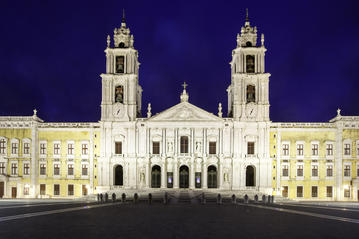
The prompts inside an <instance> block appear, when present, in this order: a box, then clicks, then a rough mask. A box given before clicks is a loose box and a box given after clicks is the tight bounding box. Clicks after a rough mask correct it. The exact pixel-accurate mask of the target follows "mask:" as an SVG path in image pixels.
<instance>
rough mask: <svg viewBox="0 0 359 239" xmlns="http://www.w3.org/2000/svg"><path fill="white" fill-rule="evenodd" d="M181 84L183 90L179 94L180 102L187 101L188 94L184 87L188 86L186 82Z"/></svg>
mask: <svg viewBox="0 0 359 239" xmlns="http://www.w3.org/2000/svg"><path fill="white" fill-rule="evenodd" d="M182 86H183V92H182V94H181V96H180V99H181V102H188V98H189V96H188V94H187V91H186V87H187V86H188V84H186V82H183V84H182Z"/></svg>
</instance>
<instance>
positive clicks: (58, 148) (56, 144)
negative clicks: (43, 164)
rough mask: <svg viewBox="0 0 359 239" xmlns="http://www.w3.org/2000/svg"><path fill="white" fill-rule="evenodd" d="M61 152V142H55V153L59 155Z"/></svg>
mask: <svg viewBox="0 0 359 239" xmlns="http://www.w3.org/2000/svg"><path fill="white" fill-rule="evenodd" d="M59 154H60V144H59V143H55V144H54V155H59Z"/></svg>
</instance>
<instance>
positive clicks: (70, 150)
mask: <svg viewBox="0 0 359 239" xmlns="http://www.w3.org/2000/svg"><path fill="white" fill-rule="evenodd" d="M67 154H68V155H74V144H73V143H68V144H67Z"/></svg>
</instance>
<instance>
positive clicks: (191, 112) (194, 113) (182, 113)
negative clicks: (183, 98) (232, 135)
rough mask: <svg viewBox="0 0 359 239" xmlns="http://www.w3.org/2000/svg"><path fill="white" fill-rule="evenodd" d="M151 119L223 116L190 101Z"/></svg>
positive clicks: (202, 119)
mask: <svg viewBox="0 0 359 239" xmlns="http://www.w3.org/2000/svg"><path fill="white" fill-rule="evenodd" d="M148 120H149V121H221V120H222V118H220V117H217V116H216V115H214V114H212V113H209V112H208V111H205V110H203V109H201V108H199V107H197V106H195V105H192V104H191V103H188V102H182V103H179V104H177V105H175V106H173V107H171V108H169V109H167V110H165V111H162V112H161V113H159V114H156V115H154V116H152V117H151V118H149V119H148Z"/></svg>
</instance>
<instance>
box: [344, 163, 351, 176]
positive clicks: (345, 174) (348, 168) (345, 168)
mask: <svg viewBox="0 0 359 239" xmlns="http://www.w3.org/2000/svg"><path fill="white" fill-rule="evenodd" d="M344 177H350V165H344Z"/></svg>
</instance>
